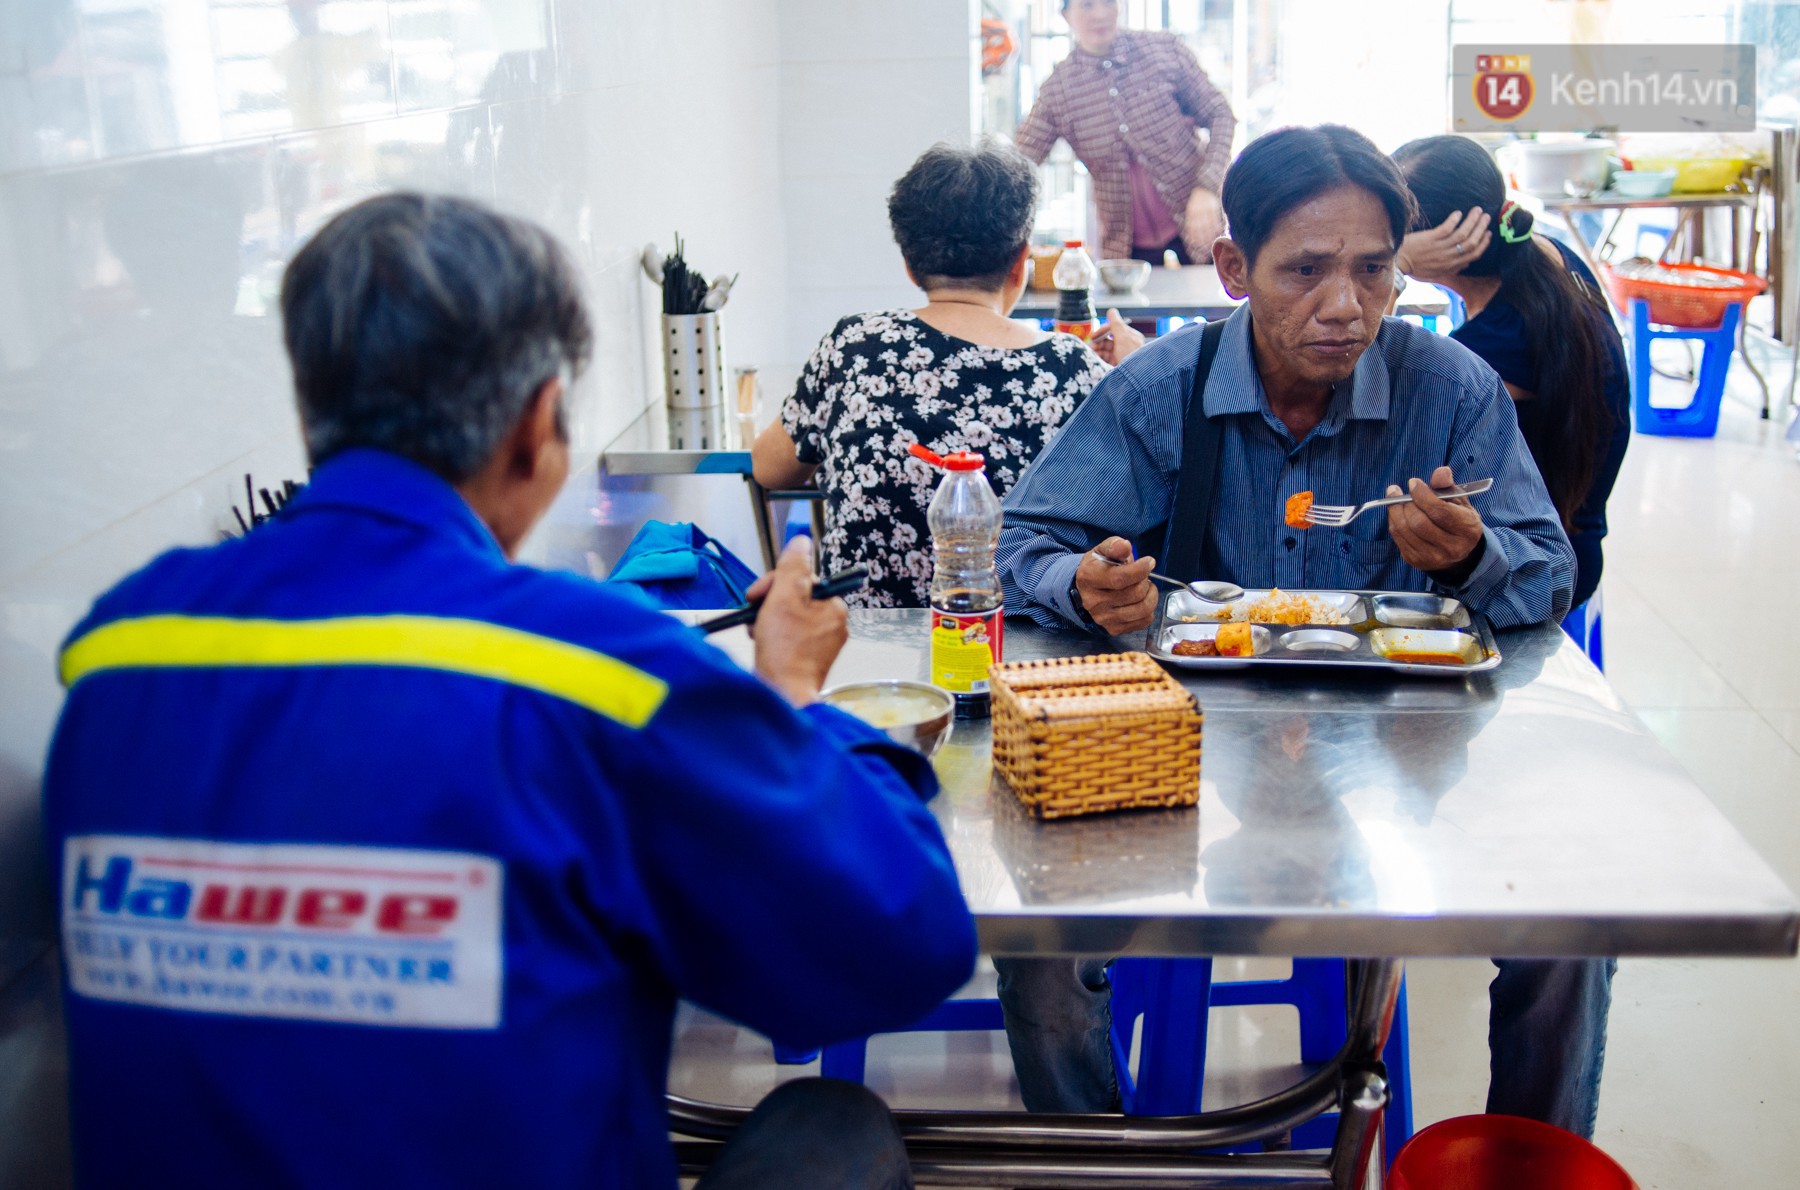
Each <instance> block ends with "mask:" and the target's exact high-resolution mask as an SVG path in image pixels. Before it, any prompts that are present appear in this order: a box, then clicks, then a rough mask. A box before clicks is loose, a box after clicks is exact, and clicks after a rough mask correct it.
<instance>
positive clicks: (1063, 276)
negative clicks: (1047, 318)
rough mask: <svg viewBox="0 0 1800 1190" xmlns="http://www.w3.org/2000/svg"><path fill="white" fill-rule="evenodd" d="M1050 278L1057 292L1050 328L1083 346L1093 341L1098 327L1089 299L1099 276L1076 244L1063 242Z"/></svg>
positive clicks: (1092, 264) (1082, 249)
mask: <svg viewBox="0 0 1800 1190" xmlns="http://www.w3.org/2000/svg"><path fill="white" fill-rule="evenodd" d="M1050 276H1051V279H1052V280H1054V281H1055V282H1056V290H1057V302H1056V319H1055V321H1054V322H1053V323H1052V326H1053V328H1054V329H1055V330H1057V331H1059V332H1061V333H1063V334H1068V335H1074V336H1075V337H1076V338H1078V339H1080V340H1081V341H1082V342H1084V343H1085V342H1087V341H1088V340H1089V339H1091V338H1093V337H1094V331H1095V330H1096V329H1097V327H1098V320H1097V319H1096V318H1095V316H1094V303H1093V300H1092V299H1091V297H1090V296H1089V295H1091V294H1092V293H1093V291H1094V281H1095V279H1096V278H1097V277H1098V276H1099V273H1098V271H1097V270H1096V269H1095V268H1094V262H1093V260H1092V258H1090V257H1089V256H1088V254H1087V250H1086V249H1085V248H1083V247H1082V246H1081V241H1080V240H1065V241H1063V251H1062V255H1061V256H1059V257H1058V258H1057V260H1056V268H1055V270H1054V271H1052V273H1051V274H1050Z"/></svg>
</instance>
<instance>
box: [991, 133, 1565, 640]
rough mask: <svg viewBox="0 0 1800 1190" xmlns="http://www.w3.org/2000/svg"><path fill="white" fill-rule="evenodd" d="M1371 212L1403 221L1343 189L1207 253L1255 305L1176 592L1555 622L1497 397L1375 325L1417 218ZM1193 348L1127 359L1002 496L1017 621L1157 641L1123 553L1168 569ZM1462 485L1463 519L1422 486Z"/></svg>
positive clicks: (1553, 530) (1404, 331) (1426, 346)
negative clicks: (1396, 593)
mask: <svg viewBox="0 0 1800 1190" xmlns="http://www.w3.org/2000/svg"><path fill="white" fill-rule="evenodd" d="M1315 131H1316V130H1310V129H1300V130H1294V132H1295V133H1314V132H1315ZM1284 135H1285V134H1284ZM1267 139H1268V138H1265V140H1267ZM1261 143H1263V142H1259V145H1260V144H1261ZM1250 155H1251V150H1246V151H1245V154H1244V158H1243V159H1240V163H1241V162H1242V161H1243V160H1246V159H1250ZM1252 164H1254V162H1252ZM1396 177H1397V175H1396ZM1241 181H1242V178H1240V182H1241ZM1240 199H1242V196H1241V195H1240ZM1385 200H1386V202H1387V203H1390V204H1400V203H1402V202H1404V203H1405V204H1406V206H1401V205H1393V206H1392V209H1391V210H1390V209H1388V208H1386V207H1384V199H1383V197H1378V196H1377V195H1375V194H1373V193H1371V192H1370V191H1368V190H1365V189H1363V188H1361V187H1356V186H1340V187H1337V188H1336V189H1334V190H1333V191H1332V192H1330V193H1329V194H1326V195H1321V196H1316V197H1313V198H1311V199H1309V200H1307V201H1305V202H1302V203H1300V204H1297V205H1296V206H1295V207H1294V208H1293V209H1291V210H1288V211H1286V212H1285V213H1284V214H1283V215H1282V217H1281V218H1279V219H1277V220H1274V221H1273V224H1274V226H1273V228H1272V229H1271V230H1272V233H1273V234H1269V235H1267V236H1266V238H1262V239H1261V242H1260V243H1256V244H1254V245H1250V244H1248V243H1247V242H1246V240H1245V239H1244V238H1243V236H1242V232H1241V229H1240V228H1239V226H1238V224H1237V223H1235V222H1234V223H1233V225H1232V233H1233V238H1232V239H1229V240H1222V241H1221V242H1220V243H1221V248H1222V250H1223V255H1222V256H1221V257H1220V258H1219V261H1218V267H1219V277H1220V280H1221V281H1222V282H1223V283H1224V284H1225V287H1226V289H1227V290H1229V291H1231V292H1232V293H1234V294H1235V295H1238V296H1242V295H1243V294H1245V293H1248V295H1249V298H1250V300H1249V303H1248V304H1247V305H1245V306H1243V307H1240V308H1239V309H1238V311H1237V312H1236V313H1235V314H1233V315H1232V317H1231V318H1230V319H1229V320H1227V322H1226V324H1225V330H1224V336H1223V338H1222V339H1221V340H1220V342H1219V348H1218V354H1217V356H1216V357H1215V359H1214V361H1213V365H1212V372H1211V375H1210V377H1209V379H1208V380H1207V383H1206V387H1205V390H1204V408H1205V411H1206V416H1207V417H1208V418H1209V419H1216V420H1217V422H1218V423H1219V427H1220V431H1221V438H1222V440H1221V441H1220V443H1219V447H1218V449H1219V460H1218V477H1217V486H1216V490H1215V492H1214V493H1213V498H1212V502H1211V510H1212V517H1211V522H1210V524H1209V526H1208V533H1207V536H1206V543H1205V548H1204V550H1203V551H1202V553H1201V554H1200V563H1201V568H1200V572H1199V573H1197V574H1181V575H1176V576H1175V577H1177V578H1181V579H1195V578H1212V579H1228V580H1230V581H1232V582H1236V583H1239V584H1241V585H1243V586H1246V587H1288V588H1294V587H1301V588H1305V587H1329V588H1374V589H1380V590H1418V591H1424V590H1433V591H1438V592H1441V593H1443V594H1446V595H1453V596H1456V597H1457V598H1459V599H1461V600H1463V601H1464V602H1465V603H1468V604H1469V605H1471V606H1473V607H1475V608H1476V609H1478V610H1479V611H1481V612H1483V613H1484V614H1485V615H1486V616H1487V617H1488V619H1489V620H1490V621H1491V622H1492V623H1493V624H1494V625H1495V626H1496V627H1511V626H1514V625H1519V624H1536V623H1541V622H1544V621H1546V620H1556V619H1560V618H1561V616H1562V615H1563V613H1564V612H1566V611H1567V610H1568V604H1569V599H1570V595H1571V590H1572V586H1573V582H1574V577H1573V576H1574V554H1573V552H1572V551H1571V549H1570V546H1569V542H1568V538H1567V537H1566V536H1565V535H1564V534H1563V530H1562V527H1561V524H1560V522H1559V520H1558V518H1557V515H1556V509H1555V507H1554V506H1553V505H1552V504H1551V502H1550V497H1549V495H1548V493H1547V492H1546V491H1545V489H1544V483H1543V480H1542V479H1541V478H1540V477H1539V476H1538V471H1537V467H1536V465H1535V464H1534V463H1533V462H1532V460H1531V454H1530V452H1529V450H1528V449H1527V448H1526V446H1525V441H1524V439H1523V438H1522V437H1520V435H1519V430H1518V422H1517V418H1516V417H1515V416H1514V413H1513V407H1512V401H1511V400H1510V399H1509V397H1508V396H1507V393H1506V389H1505V387H1504V386H1503V385H1502V384H1501V382H1500V378H1499V376H1498V375H1496V374H1495V373H1494V371H1493V369H1491V368H1489V367H1488V366H1487V365H1486V364H1484V363H1482V362H1481V360H1479V359H1478V358H1476V357H1475V356H1474V355H1473V354H1472V353H1470V352H1468V351H1466V350H1464V349H1463V348H1462V347H1461V346H1460V345H1459V344H1457V343H1454V342H1452V341H1451V340H1449V339H1446V338H1443V337H1441V336H1438V335H1434V334H1431V333H1429V332H1428V331H1425V330H1423V329H1421V328H1419V327H1415V326H1413V325H1411V324H1410V323H1406V322H1403V321H1401V320H1399V319H1384V318H1383V316H1382V315H1383V311H1384V310H1385V308H1386V303H1387V299H1388V296H1389V295H1390V294H1391V293H1392V285H1393V282H1392V277H1393V246H1392V244H1391V243H1390V238H1391V236H1392V235H1397V234H1398V233H1396V232H1391V230H1390V229H1391V228H1400V229H1401V230H1402V231H1403V230H1404V228H1405V226H1406V225H1405V223H1403V222H1401V219H1402V218H1404V217H1405V215H1404V212H1405V211H1406V210H1407V209H1408V207H1410V204H1411V201H1412V200H1411V198H1410V195H1408V193H1407V192H1406V191H1405V190H1404V189H1401V190H1400V191H1399V193H1398V194H1397V195H1389V196H1385ZM1266 205H1268V204H1265V206H1266ZM1356 229H1359V230H1356ZM1199 338H1200V335H1199V328H1198V327H1195V328H1192V329H1183V330H1181V331H1178V332H1176V333H1175V334H1172V335H1168V336H1165V337H1164V338H1162V339H1159V340H1157V341H1155V342H1153V343H1151V344H1150V345H1149V346H1147V347H1144V348H1142V349H1140V350H1139V351H1138V352H1136V353H1135V354H1134V355H1133V356H1132V357H1131V358H1130V359H1128V360H1127V361H1126V362H1125V363H1124V364H1122V365H1121V366H1120V367H1119V368H1118V369H1116V370H1115V371H1114V372H1113V373H1112V374H1111V375H1109V376H1108V377H1107V378H1106V379H1105V380H1104V381H1103V382H1102V383H1101V384H1100V386H1099V387H1098V388H1097V389H1096V390H1095V391H1094V393H1093V395H1092V396H1090V397H1089V398H1088V400H1087V401H1086V402H1084V403H1083V405H1082V407H1081V408H1080V409H1078V410H1077V411H1076V413H1075V415H1074V416H1073V417H1072V418H1071V419H1070V421H1069V423H1068V425H1066V426H1065V427H1064V428H1063V431H1062V433H1061V434H1059V435H1058V436H1057V438H1056V440H1055V441H1054V442H1053V443H1051V445H1050V446H1049V448H1048V449H1046V450H1045V451H1044V453H1043V454H1042V455H1040V456H1039V457H1038V460H1037V462H1036V463H1035V464H1034V465H1033V466H1032V468H1031V469H1030V470H1029V471H1028V472H1026V474H1025V475H1024V476H1023V477H1022V478H1021V479H1020V481H1019V483H1018V485H1017V486H1016V487H1014V489H1013V491H1012V492H1011V493H1010V495H1009V497H1008V499H1007V502H1006V528H1005V530H1004V532H1002V534H1001V537H1000V548H999V560H1000V574H1001V581H1002V583H1003V584H1004V587H1005V593H1006V606H1007V608H1008V610H1009V611H1018V612H1024V613H1026V614H1028V615H1030V616H1031V617H1032V618H1033V619H1035V620H1037V621H1038V622H1039V623H1040V624H1043V625H1045V626H1046V627H1058V626H1064V627H1066V626H1068V625H1070V624H1084V623H1087V622H1088V621H1089V620H1090V619H1091V621H1092V622H1093V623H1095V624H1097V625H1098V626H1099V627H1101V628H1104V629H1105V630H1106V631H1108V632H1111V633H1114V634H1121V633H1126V632H1132V631H1136V630H1138V629H1142V628H1145V627H1147V626H1148V625H1149V623H1150V619H1151V614H1152V612H1153V611H1154V609H1155V606H1156V592H1155V589H1154V588H1153V587H1152V586H1151V583H1150V578H1149V572H1150V570H1151V569H1152V568H1153V566H1154V563H1155V561H1156V559H1155V558H1152V557H1141V558H1138V559H1137V560H1136V561H1135V562H1132V547H1131V542H1132V541H1139V542H1143V541H1145V538H1146V535H1149V536H1150V538H1151V541H1150V542H1149V543H1147V544H1148V545H1149V547H1150V548H1153V549H1156V550H1158V551H1159V552H1160V551H1161V550H1162V542H1161V541H1160V540H1159V539H1157V536H1156V531H1157V530H1158V529H1159V528H1160V527H1161V526H1164V525H1166V524H1168V523H1169V522H1170V520H1171V513H1172V511H1173V509H1174V507H1175V490H1176V479H1177V477H1178V474H1179V472H1180V465H1181V455H1182V431H1183V424H1182V423H1183V420H1184V414H1185V411H1186V405H1187V399H1188V391H1189V388H1190V387H1191V385H1192V383H1193V378H1194V370H1195V365H1196V356H1197V351H1198V347H1199ZM1371 347H1372V348H1373V350H1369V348H1371ZM1457 475H1461V476H1463V477H1465V478H1467V479H1477V478H1483V477H1488V476H1491V477H1493V479H1494V486H1493V488H1492V490H1490V491H1489V492H1487V493H1486V494H1484V495H1481V496H1477V497H1475V498H1474V499H1473V504H1472V507H1465V506H1463V505H1461V504H1457V503H1446V502H1444V501H1442V500H1439V499H1437V497H1435V496H1434V495H1432V493H1431V491H1430V488H1429V487H1427V486H1426V482H1421V481H1428V482H1429V483H1430V484H1432V485H1434V486H1440V487H1441V486H1445V485H1447V484H1449V483H1453V482H1455V476H1457ZM1399 484H1410V487H1411V492H1412V495H1413V503H1411V504H1401V505H1398V506H1395V507H1393V508H1390V509H1389V510H1388V511H1387V515H1386V516H1385V517H1383V516H1380V515H1369V514H1365V515H1363V516H1362V517H1359V518H1357V519H1356V520H1355V521H1353V522H1352V523H1351V524H1349V525H1348V526H1346V527H1345V528H1343V529H1338V530H1329V531H1327V530H1317V531H1312V532H1307V531H1302V530H1299V529H1295V528H1291V527H1290V526H1288V525H1287V524H1286V523H1285V522H1284V520H1283V515H1282V511H1283V508H1284V506H1285V504H1286V502H1287V500H1288V498H1289V497H1290V496H1293V495H1295V494H1297V493H1299V492H1303V491H1311V492H1314V493H1316V498H1317V500H1318V502H1319V503H1321V504H1359V503H1361V502H1362V501H1364V500H1368V499H1372V498H1374V497H1377V496H1381V495H1399V494H1401V490H1400V488H1399V487H1398V486H1395V485H1399ZM1119 562H1126V563H1130V564H1129V565H1117V564H1116V563H1119ZM1156 569H1161V568H1160V567H1156Z"/></svg>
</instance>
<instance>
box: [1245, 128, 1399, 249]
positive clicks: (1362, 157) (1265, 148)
mask: <svg viewBox="0 0 1800 1190" xmlns="http://www.w3.org/2000/svg"><path fill="white" fill-rule="evenodd" d="M1340 186H1356V187H1360V188H1361V189H1363V190H1366V191H1368V192H1369V193H1370V194H1372V195H1374V196H1375V198H1376V199H1377V200H1378V201H1379V202H1380V203H1381V205H1382V208H1383V209H1384V210H1386V211H1387V217H1388V226H1389V228H1390V229H1391V230H1392V232H1393V235H1394V247H1395V248H1396V249H1397V248H1399V247H1400V241H1401V240H1402V239H1403V238H1405V236H1406V233H1407V230H1408V229H1409V228H1411V227H1412V224H1413V220H1414V218H1415V217H1416V216H1417V214H1418V205H1417V204H1416V203H1415V202H1414V201H1413V196H1412V191H1411V190H1409V189H1407V186H1406V179H1405V178H1403V177H1401V176H1400V171H1399V169H1398V168H1396V167H1395V165H1394V163H1393V162H1392V161H1390V160H1389V159H1388V157H1387V155H1386V154H1385V153H1383V152H1382V151H1381V150H1380V149H1377V148H1376V147H1375V144H1374V142H1373V141H1371V140H1370V139H1369V138H1368V137H1366V136H1364V135H1363V134H1362V133H1360V132H1358V131H1356V130H1355V129H1354V128H1346V127H1344V126H1343V125H1342V124H1321V125H1319V126H1318V127H1317V128H1278V129H1276V130H1275V131H1274V132H1269V133H1265V134H1264V135H1262V136H1259V137H1257V138H1256V139H1255V140H1253V141H1251V142H1250V143H1249V144H1248V145H1246V146H1245V147H1244V151H1243V152H1242V153H1239V154H1238V158H1237V160H1236V161H1233V162H1232V163H1231V168H1230V169H1229V170H1227V171H1226V172H1225V186H1224V189H1223V190H1222V191H1221V193H1220V195H1219V199H1220V203H1221V205H1223V206H1224V208H1225V220H1226V224H1227V228H1228V233H1229V234H1230V236H1231V242H1232V243H1234V244H1236V245H1237V246H1238V247H1239V248H1241V249H1243V252H1244V255H1245V257H1247V258H1248V259H1249V260H1250V262H1251V263H1252V264H1254V263H1255V262H1256V254H1257V253H1258V252H1260V251H1261V250H1262V246H1263V245H1264V244H1266V243H1268V240H1269V237H1270V236H1271V235H1273V234H1274V233H1275V225H1276V224H1277V223H1279V222H1281V219H1282V217H1283V216H1284V215H1286V214H1287V213H1288V212H1289V211H1291V210H1293V209H1294V208H1295V207H1297V206H1299V205H1301V204H1302V203H1304V202H1308V201H1310V200H1311V199H1314V198H1316V197H1318V196H1319V195H1321V194H1324V193H1325V192H1326V191H1328V190H1336V189H1337V188H1338V187H1340Z"/></svg>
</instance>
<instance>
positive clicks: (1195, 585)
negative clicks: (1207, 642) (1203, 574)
mask: <svg viewBox="0 0 1800 1190" xmlns="http://www.w3.org/2000/svg"><path fill="white" fill-rule="evenodd" d="M1150 577H1151V578H1154V579H1161V580H1162V581H1163V582H1165V583H1168V584H1169V585H1170V586H1172V587H1186V588H1187V589H1188V594H1190V595H1192V596H1193V597H1194V598H1195V599H1198V600H1199V601H1200V602H1202V603H1236V602H1237V601H1238V600H1240V599H1242V598H1243V597H1244V588H1242V587H1240V586H1238V585H1237V584H1236V583H1225V582H1218V581H1216V580H1206V579H1202V580H1198V581H1196V582H1191V583H1184V582H1182V581H1181V580H1180V579H1173V578H1170V577H1169V576H1168V575H1166V574H1158V573H1156V571H1154V570H1152V571H1151V572H1150Z"/></svg>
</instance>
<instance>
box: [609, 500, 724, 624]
mask: <svg viewBox="0 0 1800 1190" xmlns="http://www.w3.org/2000/svg"><path fill="white" fill-rule="evenodd" d="M606 581H607V582H609V583H631V584H632V585H633V586H635V587H637V588H638V590H640V591H642V592H643V593H644V594H645V595H647V596H649V597H650V599H651V601H652V602H654V603H655V604H656V605H657V606H658V607H661V608H664V609H669V608H715V607H727V608H729V607H741V606H742V605H743V603H744V599H745V596H744V592H745V591H746V590H747V589H748V588H749V586H750V584H751V583H753V582H755V581H756V572H755V571H754V570H751V569H750V568H749V567H748V566H746V565H744V563H743V562H742V561H741V560H739V558H738V556H737V555H736V554H734V553H732V552H731V551H730V550H728V549H726V548H725V547H724V546H722V545H720V544H719V543H718V542H717V541H714V540H713V539H712V538H711V537H708V536H707V535H706V534H705V533H704V532H702V531H701V530H700V529H699V527H698V526H695V525H691V524H688V523H687V522H685V521H682V522H678V523H676V524H670V523H669V522H667V521H646V522H644V527H643V528H642V529H639V530H638V531H637V535H636V536H635V537H633V538H632V539H631V544H630V545H628V546H626V547H625V552H624V553H623V554H620V555H619V560H618V562H616V563H615V564H614V565H613V568H612V573H611V574H609V575H607V576H606Z"/></svg>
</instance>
